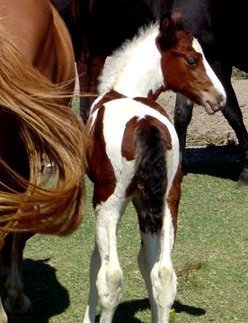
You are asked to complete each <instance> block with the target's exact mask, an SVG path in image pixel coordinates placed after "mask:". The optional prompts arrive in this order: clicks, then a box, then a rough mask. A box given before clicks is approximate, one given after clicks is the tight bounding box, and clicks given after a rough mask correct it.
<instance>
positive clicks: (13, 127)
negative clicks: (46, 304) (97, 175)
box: [0, 0, 85, 322]
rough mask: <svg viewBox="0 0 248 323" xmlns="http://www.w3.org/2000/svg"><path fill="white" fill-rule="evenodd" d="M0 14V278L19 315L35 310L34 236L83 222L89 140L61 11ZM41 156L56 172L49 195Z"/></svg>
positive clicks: (21, 2) (8, 7)
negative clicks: (30, 275) (28, 291)
mask: <svg viewBox="0 0 248 323" xmlns="http://www.w3.org/2000/svg"><path fill="white" fill-rule="evenodd" d="M0 16H1V20H0V62H1V64H0V65H1V67H0V195H1V199H0V229H1V230H0V232H1V249H2V250H1V272H2V274H3V275H4V274H7V282H6V290H7V299H6V302H5V305H6V307H7V310H9V311H11V312H19V313H20V312H25V311H26V310H28V308H29V305H30V302H29V300H28V298H27V297H26V296H25V295H24V294H23V283H22V278H21V268H22V257H23V249H24V246H25V242H26V240H27V239H28V238H29V237H30V236H31V235H32V234H33V233H35V232H41V233H42V232H44V233H51V234H60V235H63V234H64V235H65V234H68V233H70V232H72V231H73V230H74V229H75V228H76V227H77V226H78V224H79V223H80V219H81V214H82V210H81V206H82V201H83V200H82V193H83V191H82V189H81V186H82V184H83V181H82V176H83V174H84V142H85V140H84V135H83V128H82V127H81V124H80V122H79V121H78V119H77V118H76V117H75V116H74V115H73V113H72V112H71V111H70V110H69V109H68V104H69V100H70V97H69V96H68V95H71V94H72V92H73V89H74V78H75V68H74V53H73V48H72V43H71V40H70V35H69V33H68V30H67V28H66V26H65V24H64V22H63V20H62V19H61V18H60V16H59V14H58V12H57V11H56V9H55V8H54V7H53V6H51V4H50V2H49V1H47V0H18V1H11V0H0ZM60 82H66V84H65V85H64V86H62V85H60ZM80 141H81V142H80ZM44 154H45V156H46V157H47V158H48V159H49V160H50V161H51V162H52V163H53V165H54V167H55V169H56V176H55V177H54V183H55V184H54V186H53V187H51V188H47V189H45V188H44V187H42V183H41V182H42V181H41V175H40V172H41V168H42V155H44ZM16 231H17V232H18V231H20V232H19V233H17V234H15V233H14V234H12V233H8V232H16ZM22 232H27V233H22ZM3 238H5V241H3ZM2 315H3V318H2V320H1V319H0V321H1V322H5V321H4V317H5V314H4V313H3V314H2Z"/></svg>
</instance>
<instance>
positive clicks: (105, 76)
mask: <svg viewBox="0 0 248 323" xmlns="http://www.w3.org/2000/svg"><path fill="white" fill-rule="evenodd" d="M158 32H159V24H158V23H157V22H156V23H151V24H149V25H146V26H142V27H140V28H139V30H138V32H137V34H136V35H135V36H134V37H133V38H132V39H131V40H126V41H125V42H124V43H123V44H122V45H121V47H119V48H118V49H116V50H115V51H113V53H112V55H111V57H110V62H106V64H105V67H104V69H103V71H102V74H101V75H100V77H99V81H100V82H99V87H98V90H99V92H100V93H104V92H107V91H108V90H111V87H112V85H113V84H114V83H115V80H116V79H117V78H118V77H119V74H120V73H121V72H122V70H124V69H125V68H126V62H127V61H129V62H130V60H132V61H135V60H136V59H138V60H140V59H142V57H143V56H142V53H143V55H147V53H148V51H150V50H151V51H152V50H153V48H154V47H155V38H156V35H157V34H158ZM151 40H154V42H153V41H151ZM153 45H154V47H153Z"/></svg>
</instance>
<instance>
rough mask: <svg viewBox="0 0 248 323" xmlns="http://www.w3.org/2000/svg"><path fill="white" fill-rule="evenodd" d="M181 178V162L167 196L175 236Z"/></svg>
mask: <svg viewBox="0 0 248 323" xmlns="http://www.w3.org/2000/svg"><path fill="white" fill-rule="evenodd" d="M182 178H183V176H182V167H181V163H179V166H178V169H177V173H176V175H175V177H174V179H173V183H172V186H171V189H170V192H169V195H168V197H167V203H168V206H169V209H170V211H171V216H172V224H173V227H174V235H175V237H176V233H177V219H178V208H179V202H180V198H181V182H182Z"/></svg>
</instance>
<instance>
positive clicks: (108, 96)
mask: <svg viewBox="0 0 248 323" xmlns="http://www.w3.org/2000/svg"><path fill="white" fill-rule="evenodd" d="M121 98H125V95H123V94H121V93H119V92H117V91H114V90H111V91H109V92H108V93H106V94H105V95H104V96H103V97H102V98H101V100H100V101H98V102H97V103H96V104H95V105H94V106H93V109H92V111H91V114H92V113H94V112H95V111H96V110H97V109H99V108H100V107H101V106H102V105H104V104H105V103H107V102H109V101H112V100H116V99H121Z"/></svg>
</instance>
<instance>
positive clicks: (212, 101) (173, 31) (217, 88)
mask: <svg viewBox="0 0 248 323" xmlns="http://www.w3.org/2000/svg"><path fill="white" fill-rule="evenodd" d="M156 44H157V47H158V49H159V51H160V54H161V68H162V73H163V76H164V80H165V84H166V88H167V89H170V90H173V91H175V92H180V93H182V94H184V95H185V96H186V97H188V98H189V99H191V100H192V101H193V102H195V103H197V104H200V105H203V106H204V107H205V109H206V111H207V112H208V113H209V114H211V113H214V112H215V111H218V110H219V109H220V108H221V107H222V106H223V105H224V104H225V101H226V94H225V91H224V88H223V86H222V84H221V83H220V81H219V79H218V78H217V76H216V75H215V73H214V71H213V70H212V68H211V67H210V65H209V64H208V62H207V60H206V58H205V56H204V53H203V51H202V48H201V45H200V44H199V42H198V41H197V39H196V38H194V37H193V36H192V35H191V34H189V33H187V32H186V31H184V30H183V27H182V23H181V18H178V16H173V17H170V15H165V16H163V17H162V18H161V21H160V32H159V35H158V37H157V39H156Z"/></svg>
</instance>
